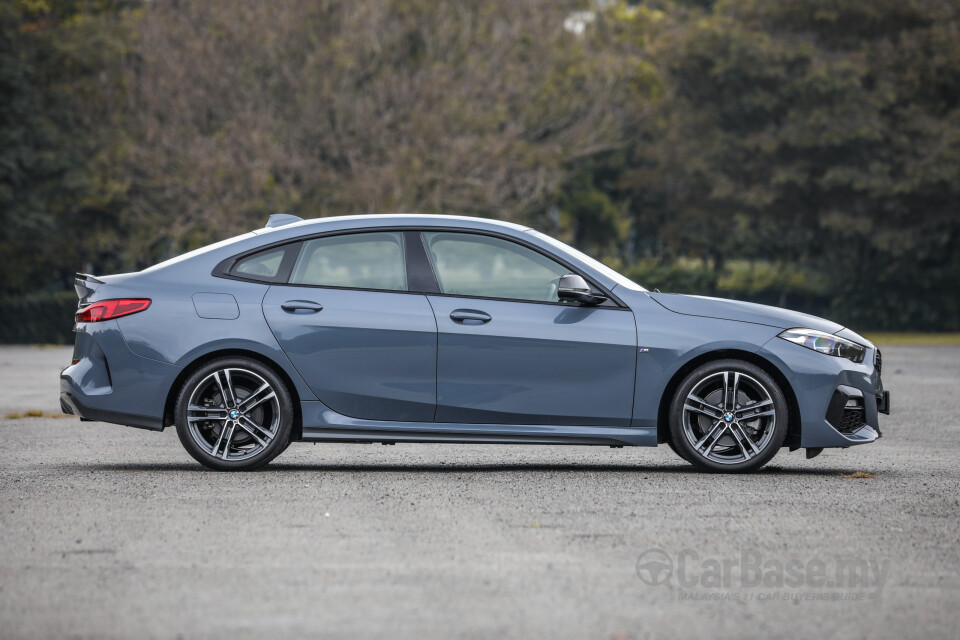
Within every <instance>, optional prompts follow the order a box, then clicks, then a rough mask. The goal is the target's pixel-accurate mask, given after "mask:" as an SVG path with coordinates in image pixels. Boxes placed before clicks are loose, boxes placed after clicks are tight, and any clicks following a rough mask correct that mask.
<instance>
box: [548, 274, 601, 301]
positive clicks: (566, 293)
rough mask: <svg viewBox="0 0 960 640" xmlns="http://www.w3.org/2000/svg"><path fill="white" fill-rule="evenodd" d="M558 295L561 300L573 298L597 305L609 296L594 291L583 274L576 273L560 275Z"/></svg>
mask: <svg viewBox="0 0 960 640" xmlns="http://www.w3.org/2000/svg"><path fill="white" fill-rule="evenodd" d="M557 297H558V298H560V299H561V300H573V301H575V302H579V303H580V304H582V305H586V306H591V307H592V306H595V305H598V304H600V303H602V302H605V301H606V299H607V296H605V295H602V294H599V293H594V292H593V289H591V288H590V285H589V284H587V281H586V280H584V279H583V277H582V276H578V275H576V274H574V273H568V274H567V275H564V276H560V282H559V283H558V284H557Z"/></svg>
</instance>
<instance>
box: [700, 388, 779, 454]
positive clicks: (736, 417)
mask: <svg viewBox="0 0 960 640" xmlns="http://www.w3.org/2000/svg"><path fill="white" fill-rule="evenodd" d="M776 424H777V410H776V405H775V403H774V400H773V397H772V395H771V393H770V391H769V390H768V389H767V388H766V386H765V385H764V384H763V383H761V382H760V381H759V380H757V379H756V378H754V377H753V376H750V375H748V374H746V373H743V372H741V371H719V372H715V373H711V374H709V375H707V376H705V377H704V378H703V379H702V380H700V381H699V382H697V383H696V384H695V385H694V386H693V388H692V389H691V390H690V392H689V393H688V394H687V397H686V398H685V400H684V404H683V414H682V425H683V434H684V436H685V438H686V439H687V442H688V443H689V445H690V446H691V447H692V448H693V450H694V451H696V452H697V453H698V454H700V455H701V456H703V457H704V458H706V459H708V460H710V461H712V462H715V463H717V464H722V465H735V464H741V463H744V462H747V461H749V460H752V459H754V458H756V457H757V456H759V455H760V454H761V453H762V452H763V451H764V450H765V449H766V448H767V446H768V445H769V444H770V441H771V439H772V438H773V436H774V431H775V428H776Z"/></svg>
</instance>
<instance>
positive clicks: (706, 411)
mask: <svg viewBox="0 0 960 640" xmlns="http://www.w3.org/2000/svg"><path fill="white" fill-rule="evenodd" d="M683 408H684V409H686V410H688V411H695V412H697V413H702V414H703V415H705V416H707V417H708V418H713V419H714V420H717V419H719V418H720V412H719V411H718V410H716V409H714V408H713V407H710V406H707V407H695V406H693V405H692V404H690V403H687V404H685V405H683Z"/></svg>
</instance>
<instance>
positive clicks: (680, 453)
mask: <svg viewBox="0 0 960 640" xmlns="http://www.w3.org/2000/svg"><path fill="white" fill-rule="evenodd" d="M667 446H668V447H670V451H673V452H674V453H675V454H677V455H678V456H679V457H681V458H683V459H684V460H686V461H687V462H690V458H688V457H687V454H685V453H684V452H683V451H682V450H681V449H679V448H678V447H677V445H675V444H673V440H667Z"/></svg>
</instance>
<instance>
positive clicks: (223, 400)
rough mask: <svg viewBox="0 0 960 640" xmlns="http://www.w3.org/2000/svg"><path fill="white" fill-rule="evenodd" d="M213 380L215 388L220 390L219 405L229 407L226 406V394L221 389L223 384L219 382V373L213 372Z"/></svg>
mask: <svg viewBox="0 0 960 640" xmlns="http://www.w3.org/2000/svg"><path fill="white" fill-rule="evenodd" d="M213 379H214V380H215V381H216V383H217V386H218V387H219V388H220V403H221V404H223V406H224V408H226V407H228V406H230V405H228V404H227V392H226V390H225V389H224V388H223V382H222V381H221V380H220V372H219V371H216V372H214V374H213Z"/></svg>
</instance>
